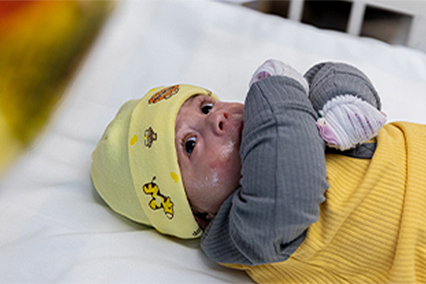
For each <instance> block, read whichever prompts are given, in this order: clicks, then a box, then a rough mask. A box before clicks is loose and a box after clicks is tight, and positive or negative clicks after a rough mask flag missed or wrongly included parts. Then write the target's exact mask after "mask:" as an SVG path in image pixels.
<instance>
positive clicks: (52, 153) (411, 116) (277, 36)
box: [0, 1, 426, 283]
mask: <svg viewBox="0 0 426 284" xmlns="http://www.w3.org/2000/svg"><path fill="white" fill-rule="evenodd" d="M267 58H278V59H281V60H284V61H286V62H288V63H290V64H292V65H293V66H294V67H295V68H296V69H297V70H299V71H300V72H304V71H306V70H307V69H308V68H309V67H310V66H311V65H313V64H314V63H316V62H318V61H325V60H338V61H345V62H348V63H352V64H355V65H357V66H359V67H360V68H361V69H363V70H364V71H365V72H366V73H367V74H368V75H369V76H370V78H371V79H372V81H373V82H374V85H375V86H376V87H377V89H378V90H379V92H380V94H381V96H382V99H383V110H384V111H385V112H386V113H387V114H388V117H389V119H390V120H400V119H404V120H411V121H418V122H426V54H424V53H421V52H418V51H414V50H410V49H407V48H404V47H392V46H389V45H387V44H384V43H381V42H378V41H376V40H370V39H360V38H354V37H351V36H348V35H345V34H342V33H337V32H329V31H321V30H318V29H316V28H312V27H308V26H306V25H303V24H300V23H294V22H290V21H288V20H285V19H282V18H278V17H275V16H270V15H264V14H260V13H257V12H255V11H251V10H248V9H246V8H243V7H240V6H235V5H231V4H224V3H218V2H205V1H126V2H118V5H117V8H116V10H115V12H114V13H113V15H112V17H111V18H110V20H109V21H108V22H107V25H106V26H105V28H104V30H103V31H102V33H101V35H100V36H99V38H98V39H97V41H96V44H95V45H94V47H93V48H92V49H91V52H90V54H89V56H88V57H87V59H86V60H85V62H84V64H83V66H82V68H81V69H80V70H79V72H78V75H77V76H76V79H75V80H74V82H73V84H71V85H70V87H69V89H68V90H67V95H66V98H65V100H64V101H63V102H62V104H61V106H60V107H59V108H58V110H57V112H56V113H55V115H54V117H53V119H52V122H51V123H50V125H49V127H48V128H47V130H46V131H45V132H44V133H43V135H42V136H41V138H40V139H39V140H38V141H37V143H35V145H34V146H33V147H31V149H29V150H28V151H27V152H26V153H25V154H24V155H22V157H21V158H20V159H19V160H18V161H17V162H16V163H15V164H14V165H13V166H12V167H11V169H10V170H9V171H8V172H7V173H6V174H5V175H4V176H3V178H2V180H0V228H1V234H0V282H2V283H11V282H21V283H22V282H31V283H34V282H142V283H244V282H249V283H250V282H251V280H250V279H249V278H248V277H247V276H246V275H245V274H244V273H243V272H239V271H233V270H229V269H226V268H223V267H221V266H219V265H217V264H214V263H213V262H211V261H210V260H209V259H208V258H207V257H205V256H204V254H203V253H202V252H201V251H200V249H199V242H198V241H197V240H195V241H180V240H176V239H174V238H170V237H165V236H161V235H159V234H157V233H156V232H155V231H154V230H153V229H151V228H147V227H145V226H142V225H137V224H134V223H132V222H130V221H127V220H125V219H124V218H122V217H119V216H117V215H116V214H115V213H113V212H112V211H111V210H109V209H108V208H107V206H106V205H105V204H104V203H103V201H102V200H101V199H100V198H99V196H98V195H97V194H96V192H95V191H94V190H93V187H92V183H91V180H90V174H89V172H90V164H91V157H90V154H91V152H92V151H93V149H94V147H95V145H96V143H97V141H98V140H99V138H100V136H101V134H102V132H103V130H104V129H105V127H106V125H107V124H108V123H109V121H110V120H111V119H112V118H113V116H114V115H115V113H116V112H117V110H118V108H119V107H120V106H121V105H122V104H123V103H124V102H125V101H127V100H128V99H131V98H138V97H140V96H141V95H143V94H144V93H145V92H146V91H147V90H149V89H150V88H151V87H153V86H157V85H163V84H167V85H168V84H171V83H175V82H190V83H194V84H198V85H202V86H205V87H208V88H210V89H211V90H213V91H214V92H215V93H216V94H218V95H219V96H220V97H222V98H223V99H226V100H239V101H242V100H243V99H244V96H245V93H246V91H247V83H248V81H249V80H250V77H251V74H252V72H253V70H254V69H255V68H256V67H257V66H258V65H259V64H260V63H262V62H263V61H264V60H265V59H267Z"/></svg>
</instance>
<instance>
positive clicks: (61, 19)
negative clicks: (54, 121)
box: [0, 1, 114, 175]
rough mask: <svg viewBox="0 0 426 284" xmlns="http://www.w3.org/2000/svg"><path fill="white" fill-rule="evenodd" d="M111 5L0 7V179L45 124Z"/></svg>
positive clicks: (45, 3)
mask: <svg viewBox="0 0 426 284" xmlns="http://www.w3.org/2000/svg"><path fill="white" fill-rule="evenodd" d="M113 3H114V2H111V1H0V175H1V173H2V172H4V170H5V169H6V168H7V166H8V165H9V164H10V162H11V161H12V160H13V159H14V158H15V157H16V156H17V154H18V153H19V152H20V151H21V150H22V149H24V148H25V146H27V145H28V144H29V143H30V142H31V141H33V139H34V138H35V137H36V135H37V134H38V133H39V131H40V130H41V129H42V127H43V126H44V125H45V124H46V121H47V120H48V118H49V116H50V114H51V113H52V110H53V109H54V108H55V106H56V105H57V103H58V101H59V99H60V98H61V96H62V94H63V91H64V89H65V87H66V85H67V83H68V82H69V80H70V78H71V76H72V74H73V72H74V71H75V69H76V67H77V64H78V62H79V61H80V59H81V58H82V56H83V54H84V51H85V50H87V48H88V47H89V45H90V43H91V42H92V40H93V38H94V36H95V35H96V33H97V31H98V30H99V28H100V27H101V25H102V23H103V22H104V20H105V19H106V16H107V15H108V14H109V12H110V11H111V8H112V7H113Z"/></svg>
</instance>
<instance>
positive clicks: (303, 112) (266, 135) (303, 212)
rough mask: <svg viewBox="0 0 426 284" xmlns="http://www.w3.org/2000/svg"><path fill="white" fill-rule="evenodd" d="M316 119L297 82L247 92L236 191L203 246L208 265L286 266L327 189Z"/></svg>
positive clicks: (279, 80)
mask: <svg viewBox="0 0 426 284" xmlns="http://www.w3.org/2000/svg"><path fill="white" fill-rule="evenodd" d="M316 118H317V115H316V112H315V110H314V109H313V107H312V104H311V102H310V101H309V100H308V97H307V96H306V94H305V92H304V90H303V88H302V86H301V84H300V83H299V82H297V81H295V80H293V79H291V78H288V77H283V76H273V77H269V78H266V79H263V80H261V81H259V82H257V83H255V84H253V85H252V87H251V88H250V90H249V93H248V95H247V98H246V101H245V107H244V129H243V135H242V143H241V148H240V154H241V159H242V179H241V181H240V185H241V186H240V187H239V188H238V189H237V190H236V191H235V192H234V193H233V194H232V195H231V196H230V197H229V198H228V199H227V200H226V201H225V202H224V203H223V205H222V206H221V208H220V210H219V212H218V214H217V215H216V217H215V218H214V219H213V220H212V221H211V222H210V224H209V226H208V227H207V228H206V230H205V231H204V233H203V237H202V240H201V247H202V249H203V251H204V252H205V253H206V254H207V255H208V256H209V257H210V258H211V259H212V260H214V261H216V262H220V263H239V264H247V265H258V264H263V263H270V262H277V261H284V260H286V259H287V258H288V257H289V256H290V255H291V254H292V253H293V252H294V251H295V250H296V249H297V248H298V246H299V245H300V244H301V243H302V241H303V239H304V237H305V232H306V230H307V228H308V227H309V226H310V225H311V224H312V223H314V222H316V221H317V220H318V217H319V212H320V208H319V207H320V203H322V202H323V201H324V191H325V190H326V189H327V188H328V183H327V181H326V166H325V155H324V144H323V141H322V139H321V138H320V136H319V135H318V131H317V128H316V125H315V122H316Z"/></svg>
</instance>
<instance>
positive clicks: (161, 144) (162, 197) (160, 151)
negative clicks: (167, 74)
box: [91, 84, 218, 239]
mask: <svg viewBox="0 0 426 284" xmlns="http://www.w3.org/2000/svg"><path fill="white" fill-rule="evenodd" d="M198 94H200V95H208V96H210V97H212V98H214V99H216V100H218V97H216V96H215V95H214V94H212V93H211V92H210V91H208V90H206V89H203V88H200V87H195V86H191V85H183V84H181V85H174V86H170V87H159V88H154V89H152V90H150V91H149V92H148V93H147V94H146V95H145V96H144V97H143V98H142V99H140V100H131V101H129V102H127V103H125V104H124V105H123V106H122V107H121V109H120V110H119V112H118V113H117V116H116V117H115V118H114V120H113V121H112V122H111V123H110V124H109V125H108V127H107V129H106V130H105V132H104V134H103V136H102V138H101V140H100V141H99V143H98V145H97V146H96V149H95V150H94V151H93V153H92V160H93V162H92V168H91V174H92V179H93V183H94V185H95V188H96V190H97V191H98V192H99V194H100V195H101V196H102V198H103V199H104V200H105V202H106V203H107V204H108V205H109V206H110V207H111V208H112V209H113V210H114V211H116V212H117V213H119V214H121V215H123V216H125V217H127V218H129V219H131V220H133V221H136V222H139V223H142V224H145V225H151V226H153V227H155V228H156V229H157V230H158V231H159V232H161V233H163V234H167V235H173V236H176V237H179V238H183V239H190V238H196V237H199V236H200V235H201V232H202V231H201V229H200V227H199V226H198V224H197V222H196V221H195V219H194V216H193V214H192V211H191V208H190V206H189V203H188V199H187V197H186V193H185V190H184V186H183V183H182V177H181V174H180V169H179V165H178V160H177V153H176V147H175V120H176V116H177V113H178V111H179V109H180V107H181V105H182V104H183V103H184V102H185V101H186V100H187V99H188V98H189V97H191V96H194V95H198Z"/></svg>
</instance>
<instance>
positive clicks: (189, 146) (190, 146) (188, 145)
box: [185, 137, 197, 156]
mask: <svg viewBox="0 0 426 284" xmlns="http://www.w3.org/2000/svg"><path fill="white" fill-rule="evenodd" d="M196 141H197V137H191V138H189V139H188V140H186V142H185V151H186V153H187V154H188V156H190V155H191V153H192V151H193V150H194V148H195V142H196Z"/></svg>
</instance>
